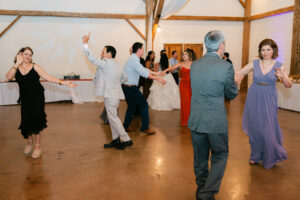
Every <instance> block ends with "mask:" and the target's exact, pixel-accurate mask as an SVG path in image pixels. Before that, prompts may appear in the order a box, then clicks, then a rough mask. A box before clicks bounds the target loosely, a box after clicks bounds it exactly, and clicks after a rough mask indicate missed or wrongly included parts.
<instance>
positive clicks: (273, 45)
mask: <svg viewBox="0 0 300 200" xmlns="http://www.w3.org/2000/svg"><path fill="white" fill-rule="evenodd" d="M266 45H269V46H270V47H271V48H272V49H273V55H272V58H273V59H275V58H277V57H278V46H277V44H276V42H275V41H274V40H272V39H264V40H263V41H261V42H260V44H259V46H258V56H259V58H260V59H263V56H262V54H261V49H262V47H263V46H266Z"/></svg>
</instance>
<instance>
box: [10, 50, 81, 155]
mask: <svg viewBox="0 0 300 200" xmlns="http://www.w3.org/2000/svg"><path fill="white" fill-rule="evenodd" d="M32 55H33V51H32V49H31V48H30V47H24V48H21V49H20V51H19V52H18V54H17V56H16V57H15V61H14V65H13V66H12V68H11V69H10V70H9V71H8V72H7V74H6V78H7V79H8V80H12V79H14V78H15V79H16V81H17V83H18V85H19V92H20V97H19V100H18V103H21V125H20V126H19V129H20V130H21V134H22V135H23V137H24V138H25V139H27V145H26V146H25V149H24V153H25V154H29V153H30V152H31V150H32V148H33V146H34V151H33V153H32V158H39V157H40V155H41V153H42V148H41V137H42V136H41V131H42V130H44V129H45V128H46V127H47V119H46V113H45V96H44V87H43V86H42V84H41V83H40V77H42V78H43V79H45V80H47V81H49V82H52V83H57V84H60V85H65V86H68V87H70V88H72V87H75V86H76V84H74V83H72V82H70V81H62V80H59V79H57V78H55V77H53V76H50V75H49V74H47V72H45V71H44V69H43V68H42V67H41V66H39V65H37V64H35V63H34V62H33V61H32ZM32 135H35V139H34V138H33V136H32Z"/></svg>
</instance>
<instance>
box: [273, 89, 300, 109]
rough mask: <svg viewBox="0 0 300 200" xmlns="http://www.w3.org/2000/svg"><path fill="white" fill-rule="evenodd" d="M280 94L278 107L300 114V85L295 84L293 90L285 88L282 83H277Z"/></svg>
mask: <svg viewBox="0 0 300 200" xmlns="http://www.w3.org/2000/svg"><path fill="white" fill-rule="evenodd" d="M276 88H277V92H278V107H279V108H284V109H288V110H293V111H298V112H300V84H299V83H294V84H293V87H292V88H285V87H284V85H283V84H282V83H276Z"/></svg>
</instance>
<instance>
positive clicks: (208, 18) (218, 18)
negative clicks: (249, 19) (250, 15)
mask: <svg viewBox="0 0 300 200" xmlns="http://www.w3.org/2000/svg"><path fill="white" fill-rule="evenodd" d="M164 20H194V21H244V20H245V17H222V16H185V15H173V16H170V17H168V18H167V19H164Z"/></svg>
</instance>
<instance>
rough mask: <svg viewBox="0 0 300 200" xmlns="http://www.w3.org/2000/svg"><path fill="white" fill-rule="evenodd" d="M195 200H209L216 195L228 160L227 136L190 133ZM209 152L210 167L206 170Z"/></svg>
mask: <svg viewBox="0 0 300 200" xmlns="http://www.w3.org/2000/svg"><path fill="white" fill-rule="evenodd" d="M191 133H192V144H193V149H194V172H195V176H196V182H197V192H196V197H197V198H196V199H201V200H202V199H203V200H210V199H214V195H215V194H216V193H218V191H219V188H220V184H221V181H222V178H223V175H224V171H225V168H226V163H227V158H228V134H227V133H222V134H206V133H199V132H194V131H192V132H191ZM209 152H211V158H210V161H211V167H210V169H208V160H209Z"/></svg>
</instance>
